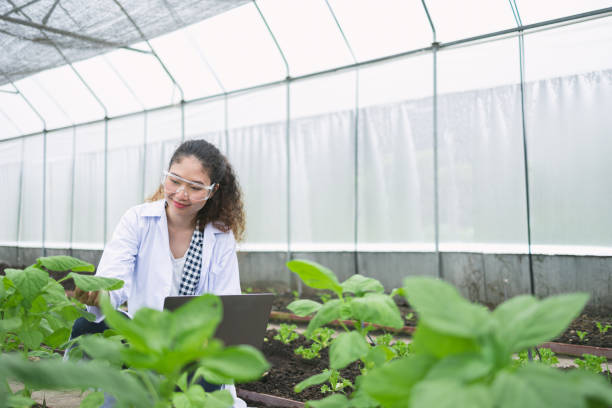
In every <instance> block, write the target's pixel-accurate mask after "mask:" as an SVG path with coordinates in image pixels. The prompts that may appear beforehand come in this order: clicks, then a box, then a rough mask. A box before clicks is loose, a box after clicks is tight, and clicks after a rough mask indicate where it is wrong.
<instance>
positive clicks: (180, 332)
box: [144, 294, 223, 349]
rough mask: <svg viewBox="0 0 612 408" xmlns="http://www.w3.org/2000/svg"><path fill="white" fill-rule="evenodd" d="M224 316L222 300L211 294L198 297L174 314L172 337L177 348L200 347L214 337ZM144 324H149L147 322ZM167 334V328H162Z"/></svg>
mask: <svg viewBox="0 0 612 408" xmlns="http://www.w3.org/2000/svg"><path fill="white" fill-rule="evenodd" d="M222 316H223V305H222V303H221V300H220V299H219V298H218V297H217V296H215V295H211V294H206V295H202V296H198V297H197V298H195V299H192V300H190V301H189V302H187V303H185V304H184V305H182V306H181V307H179V308H178V309H176V310H175V311H174V312H173V313H172V329H171V333H172V337H173V338H174V341H176V342H177V344H176V347H177V348H178V349H181V348H193V347H200V346H201V345H202V343H203V342H204V341H205V340H206V339H209V338H211V337H212V336H213V334H214V333H215V330H216V329H217V326H218V324H219V322H221V318H222ZM144 324H147V322H146V320H145V321H144ZM161 330H162V333H163V332H166V333H167V327H161Z"/></svg>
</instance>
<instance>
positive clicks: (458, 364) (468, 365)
mask: <svg viewBox="0 0 612 408" xmlns="http://www.w3.org/2000/svg"><path fill="white" fill-rule="evenodd" d="M492 370H493V363H492V362H490V361H487V360H486V359H485V358H484V357H483V356H482V355H480V354H476V353H465V354H455V355H451V356H448V357H446V358H443V359H442V360H440V361H438V362H437V363H436V364H435V365H434V366H433V367H432V368H431V369H430V370H429V373H427V377H426V379H427V380H431V381H437V380H443V379H449V380H453V381H462V382H465V383H468V382H471V381H474V380H476V379H478V378H480V377H484V376H485V375H487V374H488V373H489V372H491V371H492Z"/></svg>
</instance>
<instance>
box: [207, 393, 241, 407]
mask: <svg viewBox="0 0 612 408" xmlns="http://www.w3.org/2000/svg"><path fill="white" fill-rule="evenodd" d="M233 404H234V398H233V397H232V394H230V392H229V391H227V390H218V391H213V392H209V393H207V394H206V401H204V405H203V407H204V408H228V407H231V406H232V405H233Z"/></svg>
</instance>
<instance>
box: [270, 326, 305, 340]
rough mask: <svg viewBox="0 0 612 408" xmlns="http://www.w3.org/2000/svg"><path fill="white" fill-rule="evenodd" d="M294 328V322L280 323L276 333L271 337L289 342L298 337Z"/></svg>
mask: <svg viewBox="0 0 612 408" xmlns="http://www.w3.org/2000/svg"><path fill="white" fill-rule="evenodd" d="M295 329H297V326H296V325H295V324H291V325H289V324H285V323H282V324H281V325H280V328H279V330H278V334H277V335H276V336H274V337H273V338H274V340H278V341H280V342H281V343H283V344H289V343H291V342H292V341H293V340H295V339H297V338H298V337H299V334H297V333H296V332H295Z"/></svg>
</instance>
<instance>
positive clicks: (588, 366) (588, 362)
mask: <svg viewBox="0 0 612 408" xmlns="http://www.w3.org/2000/svg"><path fill="white" fill-rule="evenodd" d="M574 363H575V364H576V365H577V366H578V368H580V369H581V370H585V371H590V372H592V373H595V374H599V373H601V372H602V371H603V370H602V369H601V365H602V364H606V365H607V363H608V359H607V358H605V357H604V356H595V355H593V354H583V355H582V359H579V358H577V359H575V360H574Z"/></svg>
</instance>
